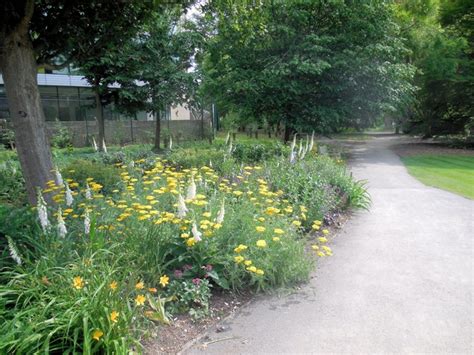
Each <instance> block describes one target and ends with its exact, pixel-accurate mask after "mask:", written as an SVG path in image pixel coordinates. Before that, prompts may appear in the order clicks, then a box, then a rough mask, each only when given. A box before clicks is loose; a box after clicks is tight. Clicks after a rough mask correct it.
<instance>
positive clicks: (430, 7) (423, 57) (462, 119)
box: [395, 0, 474, 137]
mask: <svg viewBox="0 0 474 355" xmlns="http://www.w3.org/2000/svg"><path fill="white" fill-rule="evenodd" d="M473 6H474V5H473V4H472V2H470V1H464V0H459V1H457V0H456V1H450V0H449V1H445V0H441V1H438V0H436V1H435V0H432V1H419V0H406V1H402V2H399V3H398V4H397V5H396V6H395V9H396V12H397V15H398V16H397V17H398V22H399V23H400V26H401V30H402V35H403V36H404V37H406V38H407V44H408V46H409V48H410V50H411V54H410V56H409V58H408V60H410V62H412V63H413V64H414V65H416V67H417V68H418V71H417V73H416V76H415V83H416V85H417V86H418V87H419V91H418V92H417V94H416V101H415V102H414V103H413V102H412V103H409V105H408V107H407V108H406V109H405V110H404V112H402V114H406V115H408V116H409V118H410V119H409V121H408V122H407V124H406V130H408V131H411V132H414V133H417V132H419V131H422V132H423V133H424V134H425V136H426V137H431V136H432V135H438V134H449V133H464V131H465V129H466V126H467V125H468V124H469V121H470V119H471V117H473V115H474V111H473V107H472V104H471V103H472V102H473V101H474V85H473V83H474V64H473V63H474V62H473V60H472V48H473V38H474V37H473V35H472V33H473V31H474V17H473V10H474V7H473Z"/></svg>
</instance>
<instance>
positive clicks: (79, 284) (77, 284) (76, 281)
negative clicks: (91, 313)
mask: <svg viewBox="0 0 474 355" xmlns="http://www.w3.org/2000/svg"><path fill="white" fill-rule="evenodd" d="M72 286H73V287H74V288H75V289H76V290H80V289H81V288H83V287H84V280H83V279H82V277H80V276H76V277H75V278H73V279H72Z"/></svg>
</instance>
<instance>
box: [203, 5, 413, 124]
mask: <svg viewBox="0 0 474 355" xmlns="http://www.w3.org/2000/svg"><path fill="white" fill-rule="evenodd" d="M203 22H204V23H205V25H206V26H207V27H205V28H207V29H208V31H209V32H211V35H210V36H209V40H208V47H207V53H206V54H205V55H204V58H203V60H202V71H203V76H204V90H205V91H207V92H208V93H209V94H210V95H212V96H214V97H215V98H216V100H217V102H218V104H219V106H220V108H221V109H224V110H232V111H237V112H239V113H240V115H241V116H243V117H244V118H250V119H251V120H258V121H263V120H266V121H267V122H270V123H274V124H277V123H283V124H284V125H286V126H287V127H291V128H293V129H301V130H313V129H314V130H316V131H319V132H333V131H337V130H340V129H342V128H344V127H348V126H356V127H363V126H366V125H368V124H370V123H371V122H373V121H374V120H375V119H376V118H377V116H378V115H380V113H381V112H384V111H390V110H395V109H396V106H397V105H398V104H399V103H400V102H402V101H403V100H404V99H405V98H406V96H407V95H410V93H412V91H413V87H412V85H411V82H410V79H411V77H412V75H413V73H414V68H413V67H412V66H411V65H410V64H409V63H406V62H405V61H404V56H406V55H407V52H406V49H405V47H404V45H403V42H402V40H401V38H400V37H399V27H398V25H397V24H396V23H395V22H394V17H393V14H392V9H391V8H390V7H389V6H388V5H386V4H385V2H382V1H374V2H365V1H350V2H348V1H330V2H329V1H306V2H299V1H289V2H254V3H243V2H242V3H231V2H226V1H213V2H211V4H210V5H209V6H208V8H207V12H206V15H205V17H204V20H203Z"/></svg>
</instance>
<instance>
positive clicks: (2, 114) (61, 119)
mask: <svg viewBox="0 0 474 355" xmlns="http://www.w3.org/2000/svg"><path fill="white" fill-rule="evenodd" d="M77 74H78V72H77V70H73V69H71V68H66V69H63V70H60V71H54V72H45V71H44V70H40V71H39V72H38V74H37V80H38V88H39V92H40V97H41V102H42V104H43V110H44V114H45V119H46V123H47V127H48V128H49V131H50V132H49V133H50V135H53V134H54V133H55V131H56V130H57V129H59V128H66V129H68V130H69V131H70V133H71V135H72V136H73V143H74V145H77V146H82V145H87V144H89V139H90V137H91V136H95V135H97V124H96V123H97V122H96V118H95V116H96V111H95V96H94V92H93V91H92V88H91V85H90V84H89V83H88V82H87V80H85V78H84V77H83V76H81V75H77ZM116 88H117V90H119V89H120V88H119V86H118V85H117V86H116ZM209 116H210V115H209V113H208V112H206V114H205V117H204V116H203V115H201V114H196V112H193V110H191V109H190V108H188V107H186V106H182V105H179V106H173V107H170V108H168V109H167V110H166V111H165V112H164V113H162V115H161V119H162V120H163V121H168V122H165V125H163V126H164V127H165V133H167V134H172V135H173V132H175V134H179V135H181V136H182V137H184V138H186V137H192V136H193V135H194V136H197V135H204V128H203V124H202V123H200V121H201V120H203V121H204V120H205V121H209ZM9 117H10V114H9V110H8V101H7V97H6V93H5V86H4V83H3V78H2V76H1V75H0V121H3V122H5V121H6V122H8V121H9ZM104 119H105V123H106V135H107V136H108V140H109V141H111V142H113V143H119V144H126V143H129V142H136V141H139V142H148V141H151V139H152V138H151V137H152V136H153V134H154V123H153V122H152V121H154V120H155V118H154V117H153V115H152V114H150V113H147V112H139V113H137V114H136V115H135V116H134V117H127V116H125V115H124V114H122V113H120V112H119V111H118V110H117V109H116V108H115V106H114V104H113V103H111V104H109V105H106V106H104ZM170 121H180V122H179V123H178V122H176V123H172V122H170ZM191 121H193V122H191ZM188 122H189V123H188ZM134 128H136V129H135V131H134ZM183 132H184V133H183Z"/></svg>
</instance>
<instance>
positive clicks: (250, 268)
mask: <svg viewBox="0 0 474 355" xmlns="http://www.w3.org/2000/svg"><path fill="white" fill-rule="evenodd" d="M247 270H248V271H251V272H257V268H256V267H255V266H250V267H248V268H247Z"/></svg>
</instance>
